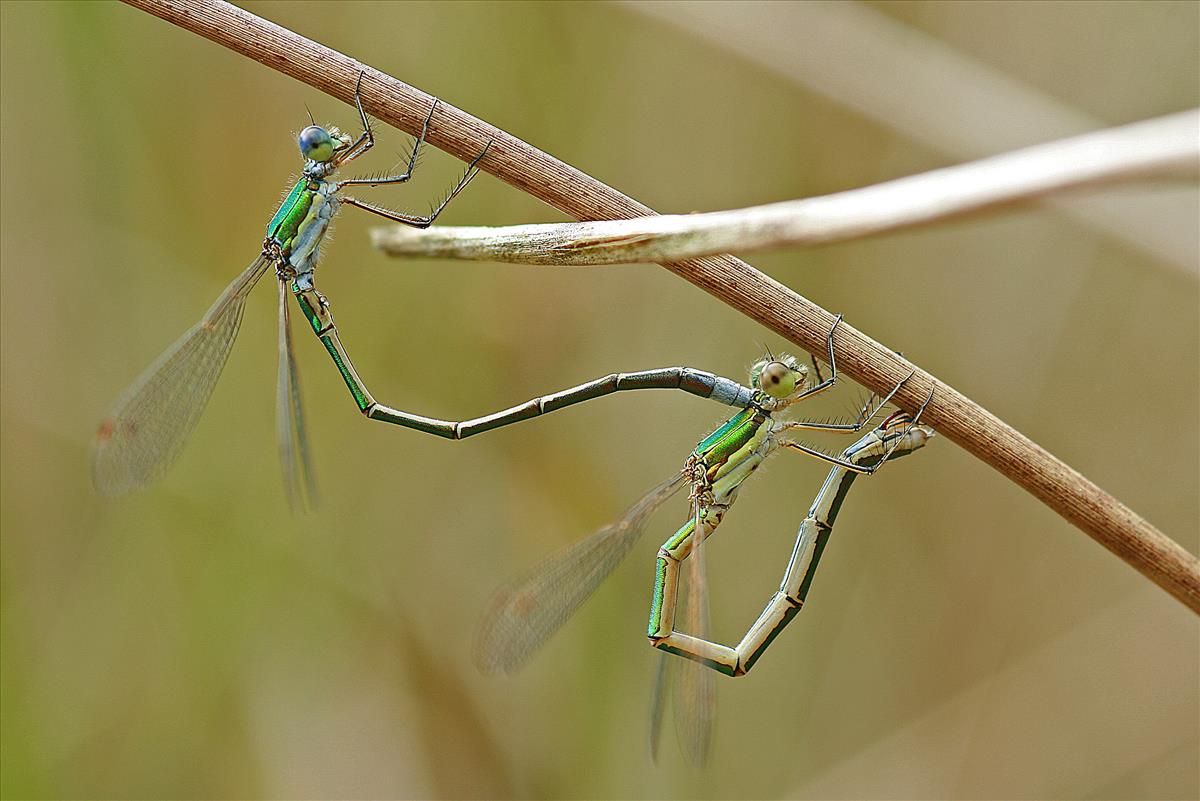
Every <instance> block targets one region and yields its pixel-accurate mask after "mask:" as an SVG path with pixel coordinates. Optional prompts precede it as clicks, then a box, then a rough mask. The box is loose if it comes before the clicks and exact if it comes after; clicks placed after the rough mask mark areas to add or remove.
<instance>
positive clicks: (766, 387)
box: [758, 362, 796, 398]
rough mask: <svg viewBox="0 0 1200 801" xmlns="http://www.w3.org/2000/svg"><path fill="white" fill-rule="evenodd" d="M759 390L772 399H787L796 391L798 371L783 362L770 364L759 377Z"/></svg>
mask: <svg viewBox="0 0 1200 801" xmlns="http://www.w3.org/2000/svg"><path fill="white" fill-rule="evenodd" d="M758 388H759V389H761V390H762V391H763V392H765V393H767V394H768V395H770V396H771V397H772V398H786V397H787V396H788V395H791V394H792V393H793V392H795V391H796V371H795V370H793V369H792V368H790V367H788V366H787V365H786V364H784V363H783V362H768V363H767V364H766V365H765V366H764V367H763V369H762V373H760V374H759V376H758Z"/></svg>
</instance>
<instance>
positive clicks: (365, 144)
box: [337, 70, 437, 167]
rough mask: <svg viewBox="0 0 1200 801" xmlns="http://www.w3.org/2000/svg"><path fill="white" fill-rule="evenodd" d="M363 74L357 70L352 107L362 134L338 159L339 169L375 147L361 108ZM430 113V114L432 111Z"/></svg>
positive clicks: (365, 116)
mask: <svg viewBox="0 0 1200 801" xmlns="http://www.w3.org/2000/svg"><path fill="white" fill-rule="evenodd" d="M364 74H365V73H364V72H363V71H362V70H359V72H358V80H357V81H356V82H355V84H354V107H355V108H357V109H358V118H359V119H360V120H362V127H363V132H362V133H360V134H359V135H358V139H356V140H354V142H353V143H352V144H351V145H350V146H349V147H348V148H346V152H345V153H343V154H342V155H341V156H339V157H338V159H337V166H339V167H341V166H342V165H343V164H349V163H350V162H352V161H354V160H355V159H356V158H358V157H359V156H361V155H362V154H363V153H366V152H367V151H368V150H370V149H371V148H372V147H374V146H375V134H373V133H372V132H371V122H370V120H368V119H367V112H365V111H363V106H362V93H361V90H362V80H363V75H364ZM434 105H437V102H436V101H434ZM430 113H432V111H431V112H430Z"/></svg>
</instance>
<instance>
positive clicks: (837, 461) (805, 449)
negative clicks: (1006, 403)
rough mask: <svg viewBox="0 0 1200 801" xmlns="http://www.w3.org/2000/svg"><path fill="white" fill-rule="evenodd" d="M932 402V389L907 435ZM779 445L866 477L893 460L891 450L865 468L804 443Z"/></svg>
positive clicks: (885, 424)
mask: <svg viewBox="0 0 1200 801" xmlns="http://www.w3.org/2000/svg"><path fill="white" fill-rule="evenodd" d="M910 377H911V376H910ZM907 380H908V379H907V378H906V379H905V381H907ZM894 392H895V390H893V393H894ZM931 400H933V390H932V389H931V390H929V395H928V396H926V398H925V402H924V403H922V404H921V408H920V409H918V410H917V414H916V416H915V417H913V419H912V421H911V422H909V423H908V427H907V428H906V429H905V431H904V433H905V434H907V432H908V430H909V429H911V428H912V427H913V426H915V425H917V424H918V423H919V422H920V420H921V415H922V414H924V412H925V407H926V406H928V405H929V401H931ZM891 419H892V418H888V420H885V421H884V423H883V426H880V428H883V427H884V426H887V425H888V424H889V421H890V420H891ZM783 426H788V424H787V423H784V424H783ZM901 441H903V437H901V438H898V439H897V440H895V443H893V445H892V449H894V448H895V447H896V445H897V444H898V443H900V442H901ZM779 444H780V446H781V447H784V448H791V449H792V450H795V451H800V452H801V453H806V454H808V455H809V456H812V457H815V458H817V459H820V460H821V461H824V462H829V463H830V464H833V465H837V466H838V467H842V468H845V469H846V470H850V471H851V472H854V473H858V474H860V475H866V476H869V475H872V474H873V473H874V472H875V471H876V470H878V469H879V467H880V466H881V465H882V464H883V463H884V462H886V461H887V460H888V459H889V458H891V453H892V450H891V449H889V450H888V451H887V453H886V454H885V455H884V457H883V458H882V459H880V460H879V461H878V462H876V463H874V464H871V465H867V466H864V465H862V464H856V463H855V462H853V461H851V460H849V459H848V458H846V456H845V455H844V454H843V455H842V456H834V455H832V454H829V453H825V452H824V451H820V450H817V449H816V448H813V447H810V446H808V445H805V444H804V443H802V442H795V441H793V440H780V441H779Z"/></svg>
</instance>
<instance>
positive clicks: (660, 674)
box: [650, 653, 675, 765]
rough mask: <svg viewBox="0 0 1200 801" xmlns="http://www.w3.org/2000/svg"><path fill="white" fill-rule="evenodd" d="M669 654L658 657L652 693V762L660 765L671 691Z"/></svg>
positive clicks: (670, 660) (670, 658) (671, 660)
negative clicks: (664, 724)
mask: <svg viewBox="0 0 1200 801" xmlns="http://www.w3.org/2000/svg"><path fill="white" fill-rule="evenodd" d="M673 661H675V660H674V659H673V658H672V657H670V656H668V655H667V654H663V653H660V654H658V655H657V659H656V663H657V664H656V666H655V668H654V689H653V690H652V691H651V693H650V761H651V762H653V763H654V764H656V765H657V764H658V747H659V745H660V744H661V743H662V724H663V718H665V717H666V712H667V694H668V692H669V691H670V689H671V662H673Z"/></svg>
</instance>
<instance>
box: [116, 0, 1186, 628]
mask: <svg viewBox="0 0 1200 801" xmlns="http://www.w3.org/2000/svg"><path fill="white" fill-rule="evenodd" d="M126 2H128V3H129V4H130V5H132V6H135V7H137V8H140V9H143V10H145V11H147V12H149V13H151V14H154V15H155V16H158V17H161V18H162V19H165V20H167V21H168V22H171V23H174V24H175V25H178V26H180V27H182V28H185V29H186V30H189V31H192V32H193V33H196V34H199V35H201V36H203V37H205V38H207V39H210V40H211V41H213V42H216V43H217V44H220V45H223V46H225V47H228V48H230V49H231V50H234V51H236V52H238V53H241V54H243V55H245V56H247V57H249V58H252V59H254V60H256V61H258V62H260V63H262V64H264V65H266V66H268V67H271V68H273V69H276V70H278V71H280V72H282V73H284V74H285V75H289V76H291V77H293V78H295V79H296V80H298V81H301V82H303V83H305V84H308V85H309V86H312V87H313V88H315V89H319V90H321V91H323V92H326V93H327V94H329V95H331V96H333V97H335V98H337V99H339V100H342V101H343V102H347V103H349V102H351V100H352V96H353V92H354V84H355V80H356V78H357V77H358V74H359V72H360V71H361V72H363V73H364V78H363V83H362V96H363V104H364V106H365V107H366V109H367V111H368V113H371V114H374V115H375V116H377V117H378V118H379V119H381V120H383V121H384V122H386V123H388V124H389V125H392V126H395V127H396V128H399V129H401V130H403V131H407V132H409V133H413V132H415V131H416V130H418V128H419V126H420V124H421V122H422V120H423V119H424V117H425V114H426V113H427V112H428V110H429V106H430V104H431V103H432V102H433V98H432V97H431V96H430V95H427V94H425V93H424V92H421V91H419V90H417V89H415V88H413V87H411V86H409V85H407V84H405V83H403V82H401V81H398V80H396V79H395V78H392V77H391V76H388V75H385V74H383V73H381V72H379V71H378V70H375V69H372V68H370V67H368V66H366V65H364V64H360V63H359V62H357V61H355V60H354V59H352V58H350V57H349V56H346V55H343V54H341V53H338V52H337V51H335V50H331V49H330V48H328V47H325V46H323V45H320V44H318V43H316V42H314V41H312V40H310V39H306V38H304V37H302V36H300V35H298V34H296V33H293V32H292V31H289V30H287V29H286V28H282V27H280V26H278V25H275V24H273V23H270V22H267V21H266V20H263V19H261V18H260V17H257V16H255V15H254V14H251V13H249V12H247V11H244V10H242V9H240V8H237V7H236V6H232V5H230V4H228V3H224V2H216V0H126ZM489 140H491V141H492V142H493V144H492V147H491V150H490V151H489V153H488V155H487V158H485V159H484V160H483V162H482V163H481V165H480V166H481V167H482V169H484V170H485V171H487V172H489V173H491V174H492V175H494V176H496V177H497V178H500V179H501V180H503V181H506V182H507V183H509V184H511V185H513V186H515V187H517V188H518V189H521V190H522V191H524V192H527V193H529V194H531V195H533V196H534V197H537V198H539V199H541V200H543V201H545V202H546V203H549V204H550V205H551V206H554V207H555V208H557V209H559V210H561V211H563V212H566V213H567V214H570V215H572V216H573V217H575V218H577V219H610V220H611V219H624V218H629V217H637V216H644V215H649V214H653V211H651V210H650V209H649V208H647V207H646V206H643V205H641V204H640V203H638V202H636V201H634V200H632V199H631V198H629V197H626V196H625V195H623V194H621V193H620V192H618V191H616V190H615V189H613V188H611V187H609V186H606V185H604V184H603V183H601V182H599V181H597V180H596V179H594V178H592V177H591V176H589V175H586V174H584V173H583V172H580V171H579V170H577V169H575V168H574V167H571V166H569V165H567V164H564V163H563V162H561V161H558V160H557V159H554V158H552V157H551V156H549V155H548V154H546V153H543V152H542V151H540V150H538V149H537V148H534V147H532V146H530V145H528V144H526V143H525V142H522V141H521V140H519V139H517V138H516V137H514V136H512V135H510V134H508V133H505V132H504V131H501V130H500V129H498V128H496V127H494V126H492V125H488V124H487V123H485V122H483V121H482V120H478V119H476V118H475V117H472V116H471V115H469V114H467V113H466V112H464V111H461V110H459V109H457V108H455V107H453V106H451V105H449V104H445V103H443V104H441V105H439V107H438V112H437V113H436V114H435V115H434V118H433V121H432V123H431V126H430V129H429V134H428V141H429V142H431V143H432V144H433V145H435V146H436V147H439V148H441V149H442V150H445V151H446V152H448V153H450V154H452V155H454V156H456V157H458V158H460V159H464V160H465V159H469V158H471V157H473V156H475V155H476V154H478V153H479V152H480V150H482V149H483V146H484V145H485V144H486V143H487V142H488V141H489ZM664 266H665V267H666V268H667V269H669V270H671V271H672V272H673V273H675V274H676V275H679V276H680V277H682V278H685V279H686V280H688V281H690V282H691V283H693V284H695V285H696V286H698V287H700V288H702V289H704V290H705V291H706V292H708V293H709V294H711V295H712V296H713V297H715V298H717V299H718V300H720V301H721V302H723V303H725V304H727V305H729V306H732V307H733V308H736V309H738V310H739V311H741V312H742V313H744V314H746V315H748V316H750V317H751V318H753V319H755V320H757V321H759V322H760V323H762V324H763V325H765V326H767V327H768V328H770V329H771V330H773V331H775V332H776V333H778V334H779V335H780V336H783V337H785V338H787V339H789V340H791V341H792V342H794V343H796V344H797V345H799V346H800V347H802V348H804V349H806V350H808V351H814V352H819V351H820V350H821V348H822V347H823V346H824V338H825V334H826V332H827V331H829V329H830V327H831V326H832V325H833V320H834V318H833V315H831V314H830V313H829V312H827V311H825V310H824V309H822V308H820V307H819V306H817V305H816V304H814V303H812V302H811V301H809V300H806V299H805V298H802V297H800V296H799V295H797V294H796V293H795V292H793V291H791V290H790V289H788V288H787V287H785V286H783V285H782V284H780V283H779V282H778V281H775V280H774V279H772V278H770V277H769V276H767V275H764V274H763V273H761V272H759V271H758V270H755V269H754V268H753V267H751V266H750V265H748V264H746V263H745V262H743V261H740V260H738V259H735V258H733V257H732V256H709V257H705V258H700V259H694V260H690V261H683V262H672V263H668V264H665V265H664ZM835 345H836V347H837V352H838V354H839V355H838V363H839V365H840V366H841V367H842V369H843V370H844V371H845V372H846V373H847V374H848V375H850V376H851V377H852V378H854V379H855V380H857V381H858V382H860V383H861V384H863V385H864V386H866V387H868V388H870V389H872V390H875V391H877V392H882V391H887V390H888V389H890V388H891V387H892V386H894V385H895V384H896V383H897V382H898V381H899V380H900V379H902V378H904V377H905V376H907V375H908V374H909V372H910V370H912V369H913V368H912V365H910V364H909V363H908V362H907V361H905V360H904V359H902V358H901V357H899V356H897V355H896V354H895V353H893V352H892V351H891V350H890V349H888V348H886V347H884V346H883V345H880V344H879V343H878V342H875V341H874V340H872V339H870V338H869V337H867V336H866V335H865V334H862V333H860V332H859V331H857V330H855V329H853V328H851V327H850V326H848V325H844V324H843V325H841V326H839V327H838V334H837V337H836V342H835ZM931 388H933V389H935V394H934V398H933V402H932V403H930V405H929V408H928V409H927V410H926V413H925V420H926V421H928V422H929V423H930V424H931V425H933V426H935V427H936V428H937V429H938V431H939V432H940V433H942V434H943V435H945V436H946V437H948V438H950V439H951V440H953V441H954V442H956V443H958V444H959V445H960V446H962V447H963V448H965V449H966V450H967V451H969V452H970V453H972V454H974V455H975V456H977V457H978V458H980V459H982V460H983V461H984V462H986V463H987V464H990V465H991V466H992V467H994V468H996V469H997V470H998V471H1000V472H1001V473H1003V474H1004V475H1006V476H1008V477H1009V478H1011V479H1012V480H1013V481H1015V482H1016V483H1017V484H1019V485H1020V486H1022V487H1024V488H1025V489H1027V490H1028V491H1029V492H1030V493H1032V494H1033V495H1034V496H1035V497H1037V498H1038V499H1040V500H1041V501H1042V502H1043V503H1045V504H1046V505H1047V506H1049V507H1050V508H1052V509H1054V510H1055V511H1056V512H1058V513H1059V514H1060V515H1062V516H1063V517H1064V518H1066V519H1067V520H1068V521H1070V522H1071V523H1073V524H1075V525H1076V526H1078V527H1079V528H1080V529H1081V530H1083V531H1084V532H1086V533H1087V534H1088V535H1090V536H1091V537H1092V538H1094V539H1095V540H1096V541H1098V542H1099V543H1101V544H1102V545H1104V547H1106V548H1108V549H1109V550H1111V551H1112V552H1113V553H1115V554H1116V555H1117V556H1119V557H1121V558H1122V559H1124V560H1125V561H1126V562H1128V563H1129V564H1130V565H1132V566H1133V567H1134V568H1136V569H1137V570H1138V571H1140V572H1141V573H1142V574H1144V575H1145V576H1147V577H1148V578H1149V579H1151V580H1152V581H1154V582H1155V583H1156V584H1158V585H1159V586H1161V587H1162V588H1163V589H1165V590H1166V591H1167V592H1169V593H1171V594H1172V595H1173V596H1175V597H1176V598H1178V599H1179V600H1180V601H1182V602H1183V603H1184V604H1186V605H1187V606H1189V607H1190V608H1191V609H1192V610H1194V611H1196V612H1200V560H1197V559H1196V558H1195V557H1194V556H1192V555H1191V554H1189V553H1188V552H1187V551H1186V550H1185V549H1184V548H1182V547H1181V546H1180V545H1179V544H1178V543H1176V542H1174V541H1173V540H1171V539H1170V538H1169V537H1167V536H1166V535H1164V534H1163V533H1162V532H1161V531H1159V530H1158V529H1156V528H1155V527H1154V526H1152V525H1151V524H1150V523H1149V522H1147V521H1146V520H1144V519H1143V518H1141V517H1140V516H1138V515H1137V514H1136V513H1134V512H1133V511H1132V510H1130V509H1129V508H1127V507H1126V506H1124V505H1123V504H1122V503H1121V502H1120V501H1118V500H1117V499H1116V498H1114V497H1112V496H1111V495H1109V494H1108V493H1106V492H1104V491H1103V490H1101V489H1100V488H1099V487H1097V486H1096V485H1095V484H1093V483H1092V482H1091V481H1089V480H1088V479H1087V478H1085V477H1084V476H1082V475H1081V474H1079V473H1078V472H1077V471H1075V470H1073V469H1072V468H1070V467H1068V466H1067V465H1066V464H1064V463H1063V462H1062V461H1060V460H1058V459H1056V458H1055V457H1054V456H1052V455H1051V454H1050V453H1048V452H1047V451H1046V450H1045V449H1044V448H1042V447H1040V446H1039V445H1037V444H1036V443H1034V442H1032V441H1031V440H1030V439H1029V438H1027V437H1025V436H1024V435H1023V434H1021V433H1020V432H1019V431H1017V430H1016V429H1014V428H1013V427H1012V426H1009V425H1008V424H1006V423H1004V422H1003V421H1001V420H1000V419H998V418H997V417H996V416H995V415H993V414H991V413H990V412H988V411H987V410H985V409H984V408H982V407H981V406H979V405H978V404H977V403H974V402H972V401H971V400H970V399H968V398H967V397H965V396H964V395H963V394H961V393H960V392H958V391H957V390H955V389H954V388H952V387H950V386H948V385H946V384H944V383H942V382H941V381H938V380H937V379H936V378H934V377H933V376H931V375H929V374H928V373H926V372H924V371H922V370H917V372H916V376H915V378H914V380H912V381H909V382H908V384H907V385H906V386H905V387H904V388H903V389H902V390H901V392H900V393H899V394H898V395H897V397H896V402H897V404H898V405H899V406H900V407H902V408H905V409H907V410H909V411H913V410H915V409H916V408H917V407H918V406H919V405H920V404H921V402H922V401H923V400H924V399H925V396H926V394H927V393H928V392H929V390H930V389H931Z"/></svg>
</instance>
